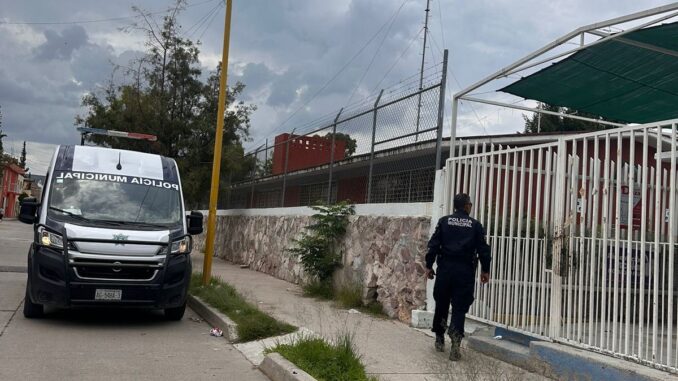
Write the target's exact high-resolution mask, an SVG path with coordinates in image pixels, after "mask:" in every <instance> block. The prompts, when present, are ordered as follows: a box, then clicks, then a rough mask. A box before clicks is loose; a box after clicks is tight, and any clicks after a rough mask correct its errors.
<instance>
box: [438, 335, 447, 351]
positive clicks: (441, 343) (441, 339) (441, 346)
mask: <svg viewBox="0 0 678 381" xmlns="http://www.w3.org/2000/svg"><path fill="white" fill-rule="evenodd" d="M436 351H438V352H445V335H443V334H442V333H436Z"/></svg>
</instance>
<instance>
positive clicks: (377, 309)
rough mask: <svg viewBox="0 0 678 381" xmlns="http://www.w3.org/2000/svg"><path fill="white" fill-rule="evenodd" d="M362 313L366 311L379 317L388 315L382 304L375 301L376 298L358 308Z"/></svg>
mask: <svg viewBox="0 0 678 381" xmlns="http://www.w3.org/2000/svg"><path fill="white" fill-rule="evenodd" d="M358 310H360V311H361V312H363V313H366V314H368V315H372V316H376V317H380V318H388V317H389V316H388V315H387V314H386V312H385V311H384V306H383V305H381V303H379V302H377V301H376V300H375V301H373V302H371V303H370V304H368V305H364V306H361V307H359V308H358Z"/></svg>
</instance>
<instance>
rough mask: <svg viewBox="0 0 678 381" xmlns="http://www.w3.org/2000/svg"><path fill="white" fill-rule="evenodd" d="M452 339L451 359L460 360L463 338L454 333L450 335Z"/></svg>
mask: <svg viewBox="0 0 678 381" xmlns="http://www.w3.org/2000/svg"><path fill="white" fill-rule="evenodd" d="M450 341H452V345H451V346H450V361H459V360H460V359H461V350H460V349H459V347H460V345H461V338H460V337H458V336H456V335H452V336H450Z"/></svg>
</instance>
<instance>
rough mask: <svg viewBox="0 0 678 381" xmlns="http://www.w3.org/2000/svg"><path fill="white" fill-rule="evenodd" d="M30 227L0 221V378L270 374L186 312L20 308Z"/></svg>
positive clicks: (245, 377)
mask: <svg viewBox="0 0 678 381" xmlns="http://www.w3.org/2000/svg"><path fill="white" fill-rule="evenodd" d="M31 237H32V227H31V226H29V225H24V224H21V223H19V222H17V221H8V220H5V221H3V222H0V380H3V381H10V380H76V379H77V380H216V379H218V380H243V381H247V380H267V378H266V377H265V376H264V375H263V374H262V373H261V372H260V371H259V370H258V369H255V368H253V366H252V365H251V364H250V363H249V362H248V361H247V360H246V359H245V358H244V357H243V356H242V355H241V354H240V352H238V351H237V350H236V349H235V348H234V347H233V346H232V345H230V344H229V343H228V342H226V340H224V339H223V338H215V337H212V336H210V335H209V329H210V327H209V326H208V325H207V324H206V323H204V322H202V321H196V320H197V315H196V314H195V313H194V312H193V311H190V310H189V311H187V313H186V315H185V317H184V319H183V320H182V321H179V322H168V321H165V320H164V318H163V315H162V313H161V312H157V311H139V310H72V311H70V310H47V315H46V316H45V317H44V318H42V319H31V320H29V319H25V318H24V317H23V314H22V308H23V305H22V302H23V296H24V287H25V285H26V274H25V266H26V253H27V251H28V246H29V243H30V240H31Z"/></svg>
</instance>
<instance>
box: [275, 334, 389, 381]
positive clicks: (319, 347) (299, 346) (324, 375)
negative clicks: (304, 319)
mask: <svg viewBox="0 0 678 381" xmlns="http://www.w3.org/2000/svg"><path fill="white" fill-rule="evenodd" d="M270 352H278V353H280V354H281V355H282V356H283V357H285V358H286V359H287V360H289V361H291V362H292V363H294V364H295V365H296V366H298V367H299V368H301V369H303V370H304V371H305V372H307V373H308V374H310V375H311V376H313V377H315V378H316V379H318V380H323V381H346V380H351V381H377V378H376V377H373V376H367V375H366V374H365V366H364V365H363V364H362V363H361V362H360V356H359V355H358V354H357V353H356V350H355V347H354V345H353V338H352V337H351V336H350V335H342V336H340V337H339V339H338V340H337V342H336V344H330V343H327V342H326V341H325V340H323V339H321V338H316V337H305V338H301V339H299V340H298V341H296V342H295V343H293V344H278V345H277V346H276V347H274V348H271V349H268V350H267V353H270Z"/></svg>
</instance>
